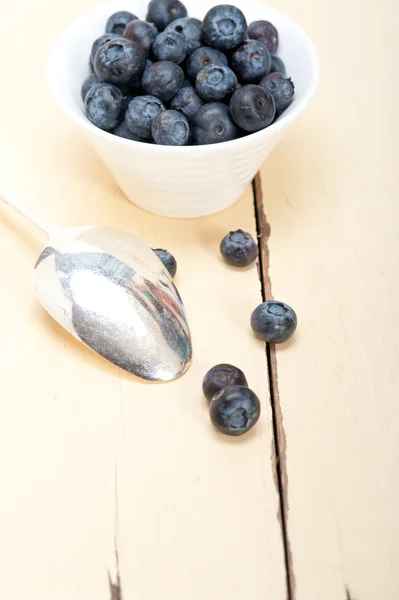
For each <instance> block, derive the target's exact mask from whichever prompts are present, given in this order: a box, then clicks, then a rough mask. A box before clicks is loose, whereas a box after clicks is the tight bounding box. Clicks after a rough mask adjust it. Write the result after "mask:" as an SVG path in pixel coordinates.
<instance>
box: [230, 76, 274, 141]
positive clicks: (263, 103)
mask: <svg viewBox="0 0 399 600" xmlns="http://www.w3.org/2000/svg"><path fill="white" fill-rule="evenodd" d="M230 112H231V116H232V118H233V121H234V122H235V123H236V125H238V127H241V129H243V130H244V131H248V132H249V133H254V132H255V131H260V130H261V129H265V128H266V127H268V126H269V125H271V124H272V123H273V121H274V117H275V116H276V104H275V101H274V98H273V96H272V94H271V93H270V92H269V91H268V90H265V89H263V87H261V86H259V85H244V86H242V87H241V88H239V89H238V90H237V91H236V92H234V95H233V97H232V99H231V102H230Z"/></svg>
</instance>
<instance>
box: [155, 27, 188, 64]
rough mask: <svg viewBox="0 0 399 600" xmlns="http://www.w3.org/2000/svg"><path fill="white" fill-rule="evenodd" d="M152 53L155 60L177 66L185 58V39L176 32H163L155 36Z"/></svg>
mask: <svg viewBox="0 0 399 600" xmlns="http://www.w3.org/2000/svg"><path fill="white" fill-rule="evenodd" d="M152 52H153V54H154V57H155V58H156V60H159V61H161V60H168V61H170V62H175V63H177V64H178V65H179V64H180V63H181V62H183V60H184V59H185V58H186V54H187V41H186V38H185V37H184V35H182V34H181V33H177V32H176V31H163V32H162V33H160V34H159V35H158V36H157V38H156V40H155V42H154V45H153V47H152Z"/></svg>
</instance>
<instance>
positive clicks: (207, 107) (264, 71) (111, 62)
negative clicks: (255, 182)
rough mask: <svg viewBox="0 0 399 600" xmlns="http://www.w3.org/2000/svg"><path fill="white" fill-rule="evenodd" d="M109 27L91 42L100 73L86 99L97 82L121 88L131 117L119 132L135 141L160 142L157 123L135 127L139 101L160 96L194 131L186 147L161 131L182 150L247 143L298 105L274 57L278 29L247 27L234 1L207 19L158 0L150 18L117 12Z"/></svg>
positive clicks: (171, 0) (175, 2)
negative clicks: (191, 14)
mask: <svg viewBox="0 0 399 600" xmlns="http://www.w3.org/2000/svg"><path fill="white" fill-rule="evenodd" d="M189 1H191V0H189ZM105 30H106V33H105V34H102V35H100V36H99V37H98V38H96V39H95V41H94V42H93V44H92V48H91V54H90V65H91V67H92V70H93V71H94V73H92V74H90V75H89V76H87V77H86V79H85V80H84V82H82V88H81V96H82V99H83V100H84V99H85V96H86V94H87V92H88V91H89V90H90V87H91V86H93V85H95V84H98V83H103V82H104V83H108V84H111V85H114V86H116V87H118V88H119V90H120V91H121V92H122V94H123V95H124V96H125V98H126V101H125V110H124V115H125V113H126V115H127V116H126V117H125V126H124V127H123V128H121V129H120V131H122V133H123V132H126V128H127V129H128V130H129V131H130V133H131V134H132V136H133V137H134V138H139V139H140V140H148V142H149V143H152V142H153V141H154V140H153V137H152V125H153V123H152V121H151V122H150V123H149V122H147V124H146V125H143V124H142V123H140V124H137V122H134V119H136V120H137V119H138V120H139V121H140V118H141V117H139V115H138V113H137V114H136V113H135V112H134V111H135V110H136V109H137V110H138V111H139V112H140V110H141V108H142V106H141V105H140V102H141V101H140V100H137V101H136V102H132V100H133V99H135V98H137V97H144V96H151V97H153V98H156V99H157V101H158V102H159V103H160V104H161V105H162V106H163V110H165V109H168V110H171V111H177V112H179V113H180V114H182V115H183V116H184V117H186V119H187V120H188V121H189V124H190V123H191V124H192V128H191V125H190V134H189V136H188V138H187V139H185V136H184V142H182V143H181V144H180V143H178V144H176V139H174V140H172V137H173V136H172V137H168V136H167V135H164V133H163V134H162V135H160V132H159V131H158V130H156V131H157V139H158V140H161V139H162V141H160V142H159V143H158V145H168V144H167V143H166V141H165V140H167V139H169V140H170V144H171V145H183V146H187V145H188V146H200V145H208V146H209V145H213V144H217V143H223V142H229V141H233V140H240V139H243V138H245V137H246V136H248V135H250V134H253V133H256V132H258V131H261V130H262V129H266V128H267V127H269V126H270V125H272V124H273V123H274V121H275V120H276V119H277V118H278V117H279V116H280V115H281V114H282V113H283V112H284V111H285V110H286V109H287V108H288V106H289V105H290V104H291V103H292V102H293V100H294V89H295V88H294V84H293V83H292V80H291V78H289V77H288V76H285V71H286V67H285V64H284V62H283V60H282V59H281V58H280V57H279V56H277V55H276V54H275V53H276V52H277V49H278V45H279V32H278V29H277V28H276V27H275V25H274V24H273V23H272V22H270V21H266V20H259V21H254V22H253V23H251V24H250V25H249V27H248V23H247V20H246V17H245V14H244V11H242V10H241V9H240V8H239V7H237V6H234V5H232V4H219V5H216V6H214V7H213V8H211V9H210V10H208V12H207V13H206V14H205V15H204V18H203V20H200V19H198V18H194V17H192V16H189V15H188V11H187V7H186V6H185V4H184V3H182V2H181V1H180V0H151V1H150V3H149V5H148V11H147V16H146V20H144V19H140V18H138V17H137V16H136V15H134V14H133V13H131V12H129V11H118V12H114V13H113V14H111V16H110V17H108V20H107V22H106V25H105ZM272 52H273V54H272ZM129 102H132V106H131V110H130V112H128V106H129ZM221 104H224V105H225V107H224V108H223V107H222V106H220V105H221ZM139 105H140V108H139ZM226 107H227V108H226ZM124 115H123V116H124ZM157 116H158V115H155V117H157ZM88 117H89V116H88ZM155 117H154V119H155ZM170 118H172V117H171V115H169V116H166V117H163V119H165V123H167V122H168V119H170ZM194 118H195V122H194ZM163 119H160V121H159V123H163ZM89 120H90V121H91V122H92V123H93V124H95V123H96V122H97V121H96V120H93V119H92V118H90V117H89ZM183 122H184V121H183ZM182 127H183V126H182ZM103 129H104V128H103ZM111 129H112V130H113V129H116V128H115V127H113V128H111ZM183 129H184V127H183ZM107 130H108V129H107ZM118 131H119V130H118ZM162 131H163V130H162ZM118 137H123V135H119V136H118ZM126 139H128V137H127V138H126ZM132 141H135V140H132Z"/></svg>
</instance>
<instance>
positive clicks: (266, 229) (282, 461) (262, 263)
mask: <svg viewBox="0 0 399 600" xmlns="http://www.w3.org/2000/svg"><path fill="white" fill-rule="evenodd" d="M252 189H253V195H254V206H255V220H256V229H257V233H258V245H259V278H260V282H261V286H262V299H263V302H265V301H267V300H272V299H273V293H272V283H271V280H270V275H269V264H270V260H269V258H270V257H269V247H268V240H269V237H270V225H269V223H268V222H267V219H266V215H265V212H264V207H263V194H262V182H261V176H260V173H258V174H257V175H256V177H255V179H254V180H253V182H252ZM266 359H267V371H268V379H269V388H270V402H271V409H272V418H273V433H274V447H273V449H272V450H273V455H274V457H275V479H276V486H277V489H278V493H279V498H280V514H279V519H280V523H281V531H282V537H283V544H284V558H285V569H286V577H287V598H288V600H295V577H294V571H293V564H292V552H291V547H290V542H289V538H288V478H287V469H286V451H287V441H286V436H285V431H284V425H283V416H282V412H281V403H280V396H279V388H278V373H277V357H276V347H275V345H274V344H266Z"/></svg>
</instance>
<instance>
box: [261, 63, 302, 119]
mask: <svg viewBox="0 0 399 600" xmlns="http://www.w3.org/2000/svg"><path fill="white" fill-rule="evenodd" d="M260 85H261V86H262V87H263V88H264V89H265V90H267V91H269V92H270V93H271V95H272V96H273V98H274V102H275V104H276V117H279V116H280V115H281V113H283V112H284V111H285V110H286V109H287V108H288V107H289V105H290V104H292V101H293V99H294V95H295V86H294V84H293V82H292V80H291V79H288V78H286V76H285V75H284V73H270V74H269V75H267V76H266V77H265V78H264V79H262V81H261V83H260Z"/></svg>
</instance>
